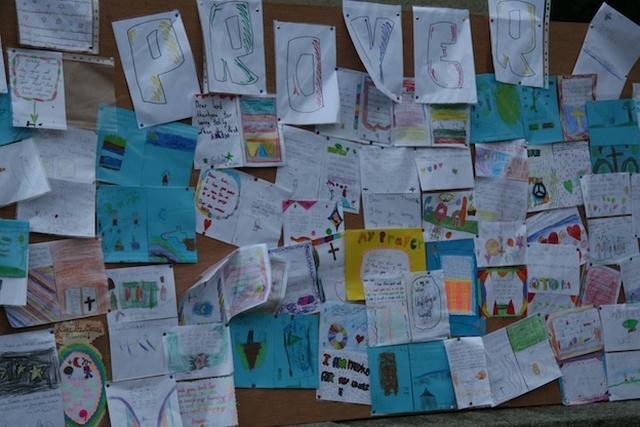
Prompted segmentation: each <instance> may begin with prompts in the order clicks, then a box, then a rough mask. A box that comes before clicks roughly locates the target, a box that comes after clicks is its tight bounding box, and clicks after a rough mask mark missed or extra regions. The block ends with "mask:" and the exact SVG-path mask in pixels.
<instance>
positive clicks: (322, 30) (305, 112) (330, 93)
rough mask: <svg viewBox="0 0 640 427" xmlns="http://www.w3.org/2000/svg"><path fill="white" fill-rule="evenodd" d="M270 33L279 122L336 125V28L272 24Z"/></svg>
mask: <svg viewBox="0 0 640 427" xmlns="http://www.w3.org/2000/svg"><path fill="white" fill-rule="evenodd" d="M273 31H274V38H275V42H274V43H275V47H274V50H275V61H276V87H277V91H276V98H277V111H278V121H279V122H280V123H291V124H298V125H308V124H316V123H335V122H337V121H338V114H339V111H340V95H339V90H338V74H337V73H336V31H335V28H334V27H332V26H328V25H313V24H299V23H292V22H282V21H273Z"/></svg>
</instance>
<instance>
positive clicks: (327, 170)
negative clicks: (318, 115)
mask: <svg viewBox="0 0 640 427" xmlns="http://www.w3.org/2000/svg"><path fill="white" fill-rule="evenodd" d="M360 148H361V146H360V144H357V143H354V142H349V141H342V140H339V139H335V138H329V139H328V140H327V141H326V142H325V154H324V155H323V157H324V163H323V165H322V173H321V175H320V189H319V193H318V199H322V200H326V199H329V200H337V201H339V202H340V203H342V208H343V209H344V211H345V212H349V213H353V214H357V213H360V195H361V188H362V184H361V179H360V173H361V172H360V171H361V167H360V164H361V162H360V155H361V153H362V151H361V150H360ZM303 177H304V178H303V179H306V173H305V174H303Z"/></svg>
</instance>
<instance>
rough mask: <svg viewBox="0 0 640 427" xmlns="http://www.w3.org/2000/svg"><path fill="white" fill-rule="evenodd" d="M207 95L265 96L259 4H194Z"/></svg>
mask: <svg viewBox="0 0 640 427" xmlns="http://www.w3.org/2000/svg"><path fill="white" fill-rule="evenodd" d="M198 15H199V16H200V25H201V27H202V32H203V37H204V47H205V62H206V64H205V65H206V77H207V84H208V85H209V91H210V92H220V93H238V94H242V95H260V94H263V93H267V73H266V70H265V60H264V28H263V18H262V1H261V0H245V1H242V2H218V1H215V0H203V1H199V2H198Z"/></svg>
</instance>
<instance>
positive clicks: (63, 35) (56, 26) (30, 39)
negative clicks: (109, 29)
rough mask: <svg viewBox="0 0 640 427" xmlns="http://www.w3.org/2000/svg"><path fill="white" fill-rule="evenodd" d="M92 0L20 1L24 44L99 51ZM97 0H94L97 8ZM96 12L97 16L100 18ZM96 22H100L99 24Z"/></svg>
mask: <svg viewBox="0 0 640 427" xmlns="http://www.w3.org/2000/svg"><path fill="white" fill-rule="evenodd" d="M93 3H94V1H93V0H74V1H70V0H47V1H37V2H17V3H16V10H17V12H18V30H19V33H18V36H19V38H20V44H21V45H28V46H35V47H43V48H47V49H55V50H67V51H72V52H91V53H98V46H93V42H94V30H95V31H97V28H94V24H93V21H94V13H93V12H94V8H93V6H94V5H93ZM97 4H98V2H97V1H95V5H96V9H97ZM98 18H99V17H98V16H95V20H96V21H97V20H98ZM96 26H97V24H96Z"/></svg>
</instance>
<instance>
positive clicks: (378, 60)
mask: <svg viewBox="0 0 640 427" xmlns="http://www.w3.org/2000/svg"><path fill="white" fill-rule="evenodd" d="M342 15H343V16H344V22H345V24H346V26H347V30H348V31H349V36H350V37H351V40H352V41H353V44H354V46H355V48H356V52H358V56H359V57H360V60H361V61H362V63H363V64H364V68H365V69H366V70H367V72H368V73H369V75H370V76H371V78H372V79H373V81H374V82H375V86H376V87H377V88H378V89H379V90H380V91H381V92H382V93H383V94H384V95H386V96H387V97H389V98H390V99H392V100H394V101H400V93H401V91H402V79H403V77H404V71H403V64H404V62H403V57H402V53H403V50H402V10H401V7H400V5H385V4H379V3H371V2H359V1H353V0H343V2H342Z"/></svg>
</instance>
